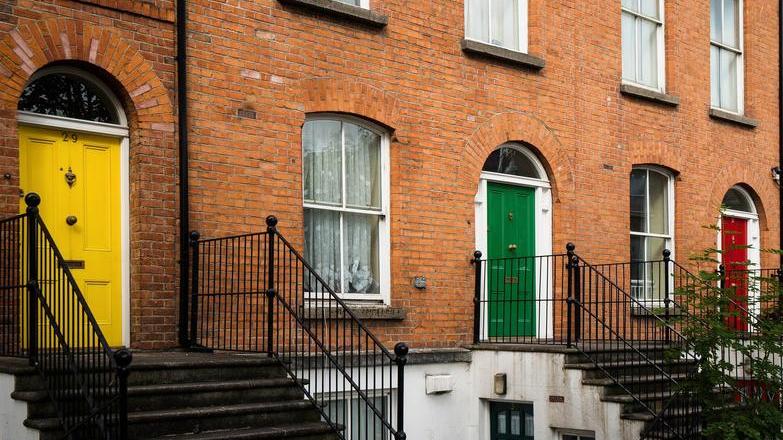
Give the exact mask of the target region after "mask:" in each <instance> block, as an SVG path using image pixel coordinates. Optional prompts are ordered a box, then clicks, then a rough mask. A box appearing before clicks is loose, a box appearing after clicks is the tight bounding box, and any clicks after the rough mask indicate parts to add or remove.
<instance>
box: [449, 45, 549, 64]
mask: <svg viewBox="0 0 783 440" xmlns="http://www.w3.org/2000/svg"><path fill="white" fill-rule="evenodd" d="M460 44H461V46H462V51H463V52H465V53H468V54H471V55H478V56H482V57H486V58H492V59H495V60H500V61H504V62H507V63H510V64H515V65H517V66H522V67H525V68H528V69H532V70H541V69H543V68H544V66H546V62H545V61H544V60H543V59H542V58H539V57H536V56H533V55H528V54H526V53H522V52H515V51H513V50H508V49H504V48H502V47H498V46H493V45H491V44H486V43H479V42H478V41H473V40H468V39H463V40H462V42H461V43H460Z"/></svg>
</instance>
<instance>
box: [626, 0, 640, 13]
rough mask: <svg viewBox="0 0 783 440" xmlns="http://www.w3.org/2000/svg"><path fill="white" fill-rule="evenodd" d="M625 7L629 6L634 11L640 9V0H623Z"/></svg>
mask: <svg viewBox="0 0 783 440" xmlns="http://www.w3.org/2000/svg"><path fill="white" fill-rule="evenodd" d="M623 7H625V8H628V9H630V10H632V11H638V10H639V0H623Z"/></svg>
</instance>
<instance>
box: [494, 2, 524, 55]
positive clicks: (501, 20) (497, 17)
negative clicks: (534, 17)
mask: <svg viewBox="0 0 783 440" xmlns="http://www.w3.org/2000/svg"><path fill="white" fill-rule="evenodd" d="M491 1H492V6H491V8H490V10H491V11H490V12H491V13H492V44H494V45H497V46H501V47H505V48H506V49H510V50H519V7H518V4H517V3H518V0H491Z"/></svg>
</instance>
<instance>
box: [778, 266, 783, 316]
mask: <svg viewBox="0 0 783 440" xmlns="http://www.w3.org/2000/svg"><path fill="white" fill-rule="evenodd" d="M776 276H777V279H778V286H777V287H778V297H777V302H778V303H777V304H776V306H777V307H776V310H777V312H778V316H781V315H783V268H780V269H778V270H777V274H776Z"/></svg>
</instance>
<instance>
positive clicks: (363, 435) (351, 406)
mask: <svg viewBox="0 0 783 440" xmlns="http://www.w3.org/2000/svg"><path fill="white" fill-rule="evenodd" d="M370 402H371V403H372V404H373V406H375V408H376V409H377V410H378V411H379V412H380V413H381V415H382V416H383V418H384V419H387V418H388V417H387V416H388V411H389V397H388V396H386V395H376V396H375V397H370ZM325 403H326V405H325V406H324V412H325V413H326V414H327V415H328V416H329V418H330V419H331V420H332V422H334V423H337V424H338V425H342V426H344V430H343V435H344V436H345V440H388V436H387V435H386V433H387V432H388V431H387V429H386V428H385V427H384V426H383V423H381V420H380V419H379V418H378V417H376V416H375V415H374V414H373V411H372V408H370V407H369V405H367V404H366V403H365V401H364V400H362V399H360V398H358V397H349V398H345V399H331V400H327V401H326V402H325Z"/></svg>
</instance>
